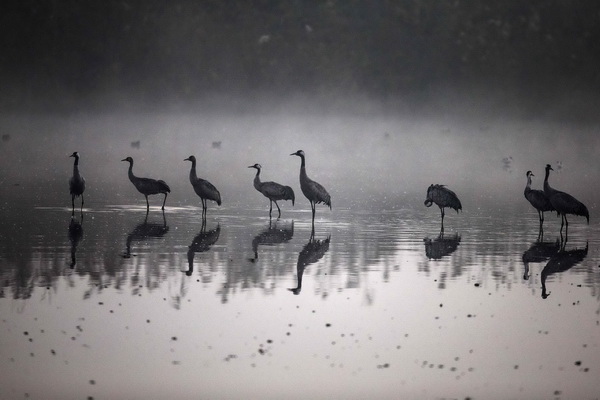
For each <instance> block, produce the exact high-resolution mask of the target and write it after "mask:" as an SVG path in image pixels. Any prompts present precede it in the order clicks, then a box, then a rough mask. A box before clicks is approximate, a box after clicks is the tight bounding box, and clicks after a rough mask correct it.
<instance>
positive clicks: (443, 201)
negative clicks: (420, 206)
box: [425, 185, 462, 231]
mask: <svg viewBox="0 0 600 400" xmlns="http://www.w3.org/2000/svg"><path fill="white" fill-rule="evenodd" d="M433 203H435V204H437V205H438V207H439V208H440V212H441V213H442V231H443V230H444V215H445V214H446V213H445V212H444V208H446V207H448V208H453V209H454V210H456V213H457V214H458V210H462V204H460V200H459V199H458V197H457V196H456V193H454V192H453V191H452V190H450V189H448V188H446V186H445V185H430V186H429V188H428V189H427V198H426V199H425V206H426V207H431V205H432V204H433Z"/></svg>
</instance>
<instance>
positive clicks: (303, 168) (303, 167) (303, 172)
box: [300, 155, 307, 177]
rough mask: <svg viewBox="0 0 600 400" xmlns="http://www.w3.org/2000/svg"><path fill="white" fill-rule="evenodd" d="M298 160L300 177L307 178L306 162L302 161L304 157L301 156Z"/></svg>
mask: <svg viewBox="0 0 600 400" xmlns="http://www.w3.org/2000/svg"><path fill="white" fill-rule="evenodd" d="M300 158H301V159H302V164H300V177H303V176H304V177H307V176H306V161H305V160H304V156H303V155H301V156H300Z"/></svg>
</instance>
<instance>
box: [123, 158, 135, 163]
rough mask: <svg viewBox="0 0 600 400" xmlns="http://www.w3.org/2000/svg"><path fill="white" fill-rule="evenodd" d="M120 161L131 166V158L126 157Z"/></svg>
mask: <svg viewBox="0 0 600 400" xmlns="http://www.w3.org/2000/svg"><path fill="white" fill-rule="evenodd" d="M121 161H127V162H128V163H130V164H133V158H131V157H126V158H124V159H122V160H121Z"/></svg>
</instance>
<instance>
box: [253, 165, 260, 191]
mask: <svg viewBox="0 0 600 400" xmlns="http://www.w3.org/2000/svg"><path fill="white" fill-rule="evenodd" d="M260 184H261V182H260V169H258V168H257V169H256V175H255V176H254V187H255V188H256V189H257V190H260Z"/></svg>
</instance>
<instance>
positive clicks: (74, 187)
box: [69, 152, 85, 215]
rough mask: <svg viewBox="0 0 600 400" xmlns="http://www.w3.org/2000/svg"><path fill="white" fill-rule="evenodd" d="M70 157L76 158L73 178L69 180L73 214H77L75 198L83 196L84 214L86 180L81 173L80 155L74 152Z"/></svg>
mask: <svg viewBox="0 0 600 400" xmlns="http://www.w3.org/2000/svg"><path fill="white" fill-rule="evenodd" d="M69 157H74V158H75V161H74V162H73V176H72V177H71V179H69V193H71V206H72V212H71V214H72V215H73V214H75V197H79V196H81V212H82V213H83V192H84V191H85V179H84V178H83V176H81V174H80V173H79V153H78V152H74V153H73V154H71V155H70V156H69Z"/></svg>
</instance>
